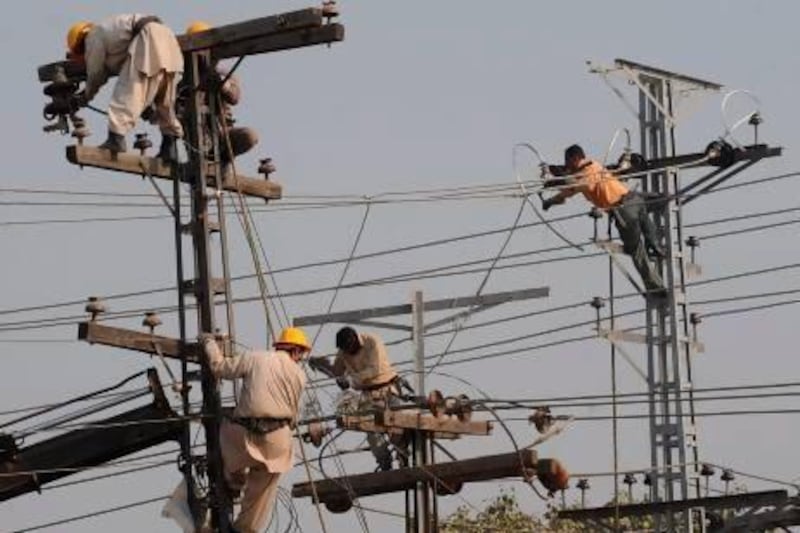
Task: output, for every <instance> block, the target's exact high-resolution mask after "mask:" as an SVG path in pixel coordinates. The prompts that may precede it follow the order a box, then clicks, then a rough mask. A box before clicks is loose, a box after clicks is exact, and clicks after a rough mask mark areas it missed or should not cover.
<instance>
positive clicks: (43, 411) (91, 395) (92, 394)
mask: <svg viewBox="0 0 800 533" xmlns="http://www.w3.org/2000/svg"><path fill="white" fill-rule="evenodd" d="M146 374H147V371H146V370H143V371H141V372H137V373H136V374H133V375H131V376H128V377H127V378H125V379H123V380H122V381H120V382H118V383H116V384H114V385H112V386H110V387H106V388H103V389H100V390H96V391H94V392H90V393H88V394H83V395H81V396H77V397H75V398H71V399H69V400H66V401H64V402H61V403H57V404H51V405H47V406H44V407H43V408H41V409H39V410H38V411H35V412H33V413H30V414H27V415H25V416H21V417H18V418H15V419H13V420H9V421H8V422H4V423H2V424H0V429H2V428H5V427H8V426H12V425H14V424H17V423H19V422H24V421H26V420H30V419H31V418H35V417H38V416H41V415H44V414H47V413H49V412H52V411H55V410H57V409H61V408H63V407H66V406H68V405H72V404H75V403H78V402H83V401H86V400H90V399H92V398H97V397H100V396H101V395H105V394H107V393H109V392H111V391H114V390H117V389H119V388H122V387H123V386H125V385H126V384H127V383H130V382H131V381H133V380H134V379H137V378H140V377H142V376H144V375H146ZM149 390H150V389H149V388H146V389H143V390H139V391H136V392H137V393H139V392H145V393H146V391H149Z"/></svg>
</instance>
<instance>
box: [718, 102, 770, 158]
mask: <svg viewBox="0 0 800 533" xmlns="http://www.w3.org/2000/svg"><path fill="white" fill-rule="evenodd" d="M740 94H741V95H744V96H747V97H748V98H749V99H750V100H751V101H752V103H753V104H755V110H754V111H751V112H750V113H747V114H745V115H744V116H742V117H741V118H739V119H738V120H737V121H736V122H734V123H733V125H731V124H730V123H729V122H728V103H729V102H730V101H731V98H733V97H734V96H736V95H740ZM760 108H761V100H759V99H758V96H756V95H755V94H754V93H753V92H751V91H748V90H746V89H735V90H733V91H729V92H728V93H726V94H725V96H723V97H722V102H721V103H720V115H721V117H722V126H723V127H724V128H725V131H724V132H723V135H722V137H720V139H722V140H723V141H724V140H727V139H730V140H731V142H732V143H733V144H735V145H736V147H737V148H742V144H741V143H739V141H738V140H737V139H736V137H735V136H734V134H733V132H734V131H736V130H737V129H738V128H739V127H740V126H742V125H743V124H745V123H747V122H749V121H751V120H753V119H754V117H757V118H756V119H757V120H760V115H761V113H760ZM756 142H758V141H757V140H756Z"/></svg>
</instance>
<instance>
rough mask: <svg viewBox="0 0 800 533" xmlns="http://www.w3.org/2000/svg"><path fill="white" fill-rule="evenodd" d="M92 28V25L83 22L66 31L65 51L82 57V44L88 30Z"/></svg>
mask: <svg viewBox="0 0 800 533" xmlns="http://www.w3.org/2000/svg"><path fill="white" fill-rule="evenodd" d="M93 27H94V24H93V23H91V22H87V21H85V20H83V21H81V22H76V23H75V24H73V25H72V26H70V28H69V31H67V50H69V52H70V54H72V55H73V56H78V57H80V56H82V55H83V42H84V40H85V39H86V35H87V34H88V33H89V30H91V29H92V28H93Z"/></svg>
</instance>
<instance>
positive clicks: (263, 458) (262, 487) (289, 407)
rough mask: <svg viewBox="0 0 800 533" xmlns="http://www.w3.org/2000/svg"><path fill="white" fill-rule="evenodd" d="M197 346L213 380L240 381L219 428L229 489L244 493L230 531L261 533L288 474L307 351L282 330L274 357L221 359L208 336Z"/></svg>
mask: <svg viewBox="0 0 800 533" xmlns="http://www.w3.org/2000/svg"><path fill="white" fill-rule="evenodd" d="M202 343H203V347H204V351H205V353H206V356H207V358H208V365H209V368H210V369H211V372H212V373H213V374H214V376H216V377H217V378H220V379H228V380H235V379H241V380H242V381H241V390H240V392H239V402H238V404H237V405H236V408H235V409H234V411H233V415H232V416H231V417H230V418H226V419H225V420H223V421H222V425H221V427H220V447H221V449H222V460H223V463H224V468H225V477H226V480H227V482H228V485H229V486H230V488H231V489H232V490H233V491H241V489H242V488H244V494H243V496H242V503H241V510H240V512H239V515H238V516H237V517H236V520H235V522H234V524H233V525H234V527H235V528H236V530H237V531H239V532H241V533H255V532H260V531H263V530H264V528H265V527H266V525H267V522H268V520H269V516H270V514H271V513H272V510H273V508H274V506H275V499H276V497H277V494H278V482H279V481H280V478H281V475H282V474H284V473H285V472H288V471H289V470H290V469H291V468H292V462H293V456H294V454H293V448H292V426H293V425H294V424H295V422H296V421H297V416H298V412H299V409H300V396H301V394H302V393H303V389H304V388H305V385H306V376H305V373H304V372H303V369H302V368H301V367H300V361H301V360H302V359H303V358H304V357H305V356H306V355H307V354H308V353H309V352H310V351H311V345H310V344H309V343H308V340H307V339H306V336H305V334H304V333H303V331H302V330H301V329H299V328H286V329H284V330H283V332H282V333H281V336H280V338H279V339H278V340H277V341H276V342H275V344H274V347H275V351H273V352H267V351H248V352H246V353H244V354H241V355H239V356H237V357H223V355H222V352H221V350H220V349H219V346H218V345H217V343H216V342H215V341H214V339H213V336H211V335H205V336H203V338H202Z"/></svg>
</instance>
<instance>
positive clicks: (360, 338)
mask: <svg viewBox="0 0 800 533" xmlns="http://www.w3.org/2000/svg"><path fill="white" fill-rule="evenodd" d="M336 347H337V348H338V349H339V352H338V353H337V354H336V356H335V358H334V360H333V363H332V364H331V362H330V361H329V360H328V359H327V358H326V357H312V358H311V359H310V360H309V366H310V367H311V368H313V369H315V370H319V371H320V372H322V373H324V374H325V375H327V376H329V377H332V378H335V379H336V382H337V384H338V385H339V387H340V388H342V389H347V388H349V387H350V385H351V384H352V386H353V388H354V389H355V390H357V391H360V392H361V396H362V399H363V400H365V403H368V404H371V405H374V406H376V407H379V408H384V409H385V408H388V407H389V406H391V405H394V404H396V403H397V402H398V400H399V398H400V396H401V395H402V390H401V387H406V388H408V389H409V390H410V387H409V386H408V384H407V383H405V380H403V379H402V378H401V377H400V376H399V375H398V374H397V372H396V371H395V369H394V367H393V366H392V363H391V361H389V356H388V355H387V353H386V346H385V345H384V344H383V341H382V340H381V339H380V337H378V336H377V335H374V334H371V333H357V332H356V330H355V329H353V328H351V327H349V326H346V327H343V328H342V329H340V330H339V331H338V332H337V333H336ZM367 441H368V442H369V445H370V449H371V450H372V454H373V455H374V456H375V461H376V462H377V463H378V468H379V469H380V470H391V468H392V453H391V449H390V446H389V442H387V440H386V438H385V437H384V436H383V434H380V433H368V434H367ZM392 444H394V445H395V446H397V447H398V448H399V449H404V448H405V447H406V446H407V444H406V442H405V437H404V436H393V437H392Z"/></svg>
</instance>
